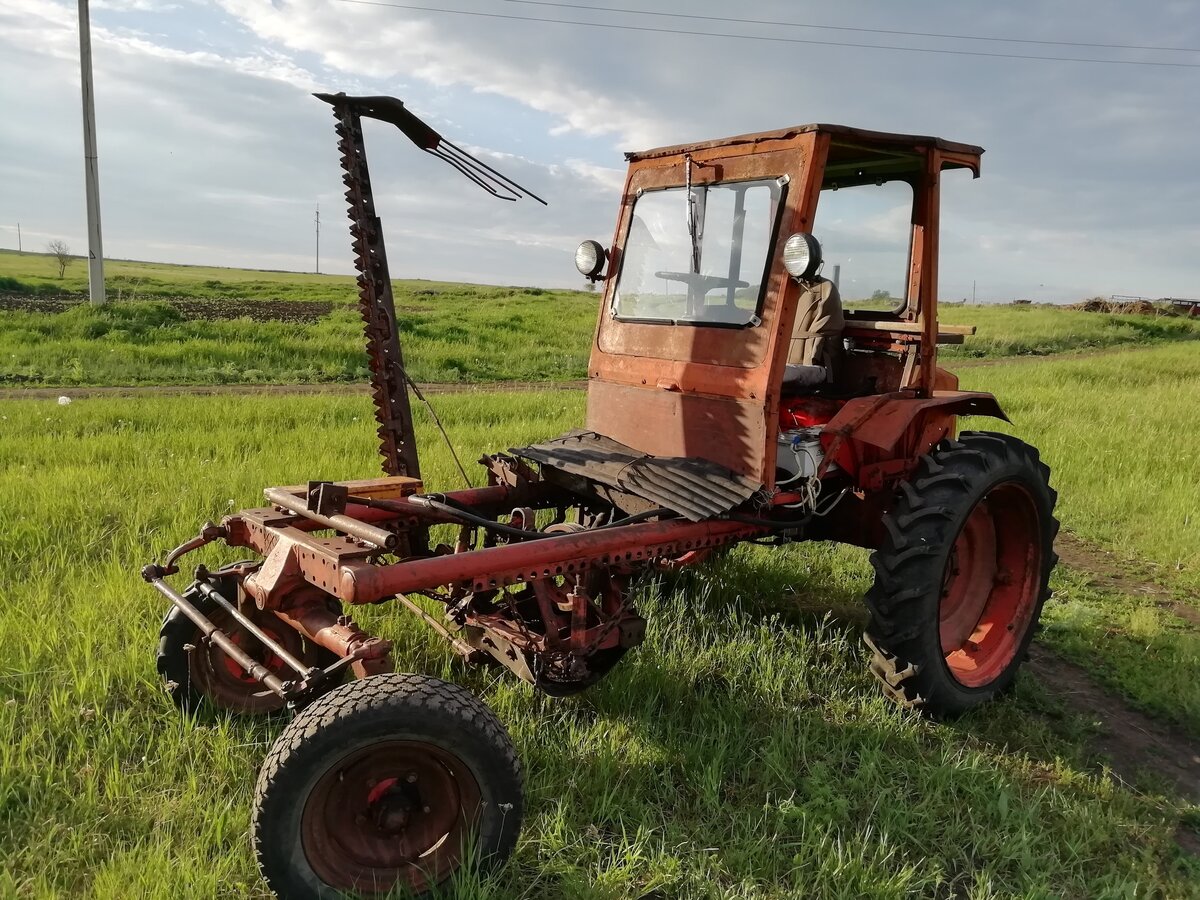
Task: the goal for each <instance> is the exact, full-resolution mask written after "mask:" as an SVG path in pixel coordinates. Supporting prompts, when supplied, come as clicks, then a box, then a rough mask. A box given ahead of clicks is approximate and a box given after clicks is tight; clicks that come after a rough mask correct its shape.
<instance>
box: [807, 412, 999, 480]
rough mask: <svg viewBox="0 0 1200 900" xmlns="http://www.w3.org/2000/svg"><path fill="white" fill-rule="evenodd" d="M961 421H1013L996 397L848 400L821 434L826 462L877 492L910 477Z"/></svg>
mask: <svg viewBox="0 0 1200 900" xmlns="http://www.w3.org/2000/svg"><path fill="white" fill-rule="evenodd" d="M957 416H991V417H993V418H996V419H1001V420H1003V421H1005V422H1007V421H1009V418H1008V416H1006V415H1005V414H1004V410H1002V409H1001V408H1000V404H999V403H997V402H996V398H995V397H993V396H992V395H991V394H987V393H983V392H975V391H934V392H933V395H932V396H930V397H917V396H915V395H914V394H913V393H912V392H911V391H895V392H892V393H888V394H879V395H877V396H874V397H858V398H856V399H854V400H851V401H849V402H848V403H847V404H846V405H845V406H843V407H842V409H841V411H840V412H839V413H838V414H837V415H836V416H834V418H833V419H832V420H831V421H830V422H829V424H828V425H826V426H825V428H824V430H823V431H822V437H821V441H822V445H823V446H824V448H825V458H826V460H827V461H830V462H836V463H837V465H838V466H840V467H841V468H842V469H844V470H845V471H846V472H847V473H849V475H850V476H851V477H852V478H853V479H854V482H855V485H856V486H857V487H858V488H860V489H863V490H878V489H880V488H882V487H883V486H884V485H885V484H887V483H889V482H892V481H895V480H897V479H900V478H903V477H905V476H907V475H909V474H910V473H911V472H912V471H913V470H914V469H915V468H916V464H917V460H918V459H919V458H920V457H921V456H922V455H923V454H925V453H928V452H929V451H930V450H932V449H933V448H934V447H935V446H936V445H937V443H938V442H939V441H941V440H942V439H943V438H946V437H949V436H950V435H952V434H953V433H954V431H955V418H956V417H957Z"/></svg>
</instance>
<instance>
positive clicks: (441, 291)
mask: <svg viewBox="0 0 1200 900" xmlns="http://www.w3.org/2000/svg"><path fill="white" fill-rule="evenodd" d="M51 266H52V261H51V260H50V259H49V257H42V256H33V255H29V254H26V255H24V256H18V255H17V254H14V253H11V252H0V292H2V291H4V290H6V288H5V282H4V279H5V278H8V279H10V281H13V282H15V283H19V284H20V285H22V286H24V287H25V288H28V289H29V290H32V291H40V290H47V289H53V288H55V287H56V286H60V285H61V286H68V287H69V288H70V289H71V290H74V291H80V290H85V289H86V273H85V271H84V267H83V266H82V265H78V264H77V265H76V266H75V267H74V269H72V270H69V271H70V272H71V274H70V275H69V277H68V278H66V279H64V280H63V281H61V282H60V281H59V280H58V279H57V278H55V277H54V274H55V271H56V270H52V268H51ZM109 271H110V273H111V278H110V281H111V284H110V294H111V296H112V297H113V298H114V299H116V298H119V297H122V298H124V300H123V301H122V302H115V303H112V304H110V305H108V306H106V307H103V308H99V309H93V308H90V307H88V306H86V305H84V306H79V307H76V308H74V309H71V310H69V311H67V312H61V313H46V312H26V311H18V310H0V386H11V387H19V386H22V385H28V386H60V385H61V386H84V385H143V384H268V383H270V384H289V383H305V382H362V381H364V380H365V378H366V368H365V366H364V360H363V353H362V329H361V325H360V324H359V319H358V315H357V313H356V311H355V309H354V305H353V304H354V298H355V292H354V287H353V280H352V279H350V278H349V277H345V276H323V275H320V276H318V275H304V274H298V273H286V272H284V273H275V272H255V271H249V270H240V269H207V268H202V267H194V266H166V265H159V264H151V263H120V262H114V263H112V264H111V266H110V268H109ZM9 289H10V290H11V289H12V288H11V287H10V288H9ZM395 296H396V299H395V302H396V309H397V314H398V319H399V324H400V329H401V337H402V341H403V343H404V349H405V354H406V358H407V361H408V363H409V367H410V370H411V372H412V375H413V377H414V378H415V379H416V380H418V381H421V382H448V383H459V382H488V381H506V380H526V381H543V380H544V381H561V380H571V379H577V378H583V377H585V376H586V374H587V359H588V353H589V352H590V348H591V340H592V333H593V330H594V328H595V319H596V306H597V302H598V301H597V296H596V295H595V294H589V293H585V292H583V291H543V290H541V289H538V288H519V287H515V288H507V287H487V286H481V285H461V284H443V283H434V282H419V281H398V282H396V283H395ZM131 298H135V299H131ZM163 298H182V299H186V300H188V301H206V300H208V301H212V300H217V299H220V298H234V299H241V300H250V301H255V300H262V301H266V300H283V301H288V300H323V301H330V302H333V303H334V304H335V305H334V309H333V311H332V312H330V313H329V314H328V315H326V316H324V317H322V318H321V319H320V320H318V321H315V322H311V323H296V322H283V321H273V320H270V319H265V318H263V317H247V318H242V319H234V320H223V321H208V320H204V319H185V318H184V315H183V314H181V312H180V311H179V310H178V309H176V308H174V307H172V306H171V305H170V304H169V303H168V302H167V300H165V299H163ZM942 318H943V320H944V321H946V322H948V323H951V324H973V325H976V326H978V328H979V333H978V334H977V335H975V336H973V337H969V338H967V342H966V343H965V344H964V345H961V346H948V347H944V348H942V351H941V352H942V354H943V356H944V358H946V359H949V360H954V359H962V358H994V357H1006V356H1019V355H1045V354H1049V353H1060V352H1070V351H1087V350H1099V349H1107V348H1112V347H1121V346H1145V345H1151V344H1158V343H1165V342H1172V341H1179V340H1192V339H1196V338H1200V321H1197V320H1188V319H1182V318H1168V317H1161V318H1155V317H1148V316H1111V315H1103V314H1095V313H1081V312H1075V311H1072V310H1066V309H1058V308H1051V307H1027V306H1002V307H988V306H970V307H965V306H949V305H948V306H945V307H944V308H943V310H942Z"/></svg>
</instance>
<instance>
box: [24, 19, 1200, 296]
mask: <svg viewBox="0 0 1200 900" xmlns="http://www.w3.org/2000/svg"><path fill="white" fill-rule="evenodd" d="M572 7H574V8H572ZM582 7H587V8H582ZM621 8H623V9H626V10H630V9H633V10H637V9H641V10H645V11H651V10H652V11H654V12H658V13H670V14H675V15H674V16H670V15H661V16H658V15H645V14H635V13H631V12H614V11H612V10H613V9H621ZM435 10H439V11H435ZM446 10H456V11H458V12H457V13H453V12H447V11H446ZM683 13H686V14H688V15H689V16H690V18H680V17H678V16H679V14H683ZM704 17H725V18H726V19H728V18H730V17H740V18H741V19H743V21H742V22H732V21H722V20H717V19H713V18H704ZM537 19H557V20H560V21H559V22H557V23H555V22H546V21H534V20H537ZM751 19H753V20H760V21H768V22H777V23H782V22H788V23H796V24H795V25H781V24H753V23H750V22H748V21H745V20H751ZM561 20H570V22H573V23H585V22H588V23H603V24H605V25H610V26H624V27H622V28H615V27H594V26H588V25H584V24H562V22H561ZM92 22H93V25H92V28H93V48H94V56H95V78H96V98H97V119H98V132H99V155H100V175H101V202H102V206H103V218H104V238H105V250H106V252H107V254H108V255H109V256H114V257H123V258H136V259H149V260H161V261H170V262H187V263H204V264H213V265H235V266H251V267H258V268H284V269H297V270H307V271H311V270H312V267H313V221H312V220H313V213H314V210H315V208H316V206H317V205H318V204H320V208H321V217H322V221H323V223H324V225H323V229H322V242H321V246H322V253H321V256H322V260H321V262H322V270H324V271H334V272H349V271H350V270H351V259H350V254H349V249H348V241H347V239H346V232H345V224H344V223H345V219H344V218H343V215H344V212H343V206H342V200H341V194H340V188H341V184H340V180H339V176H340V172H339V170H338V165H337V156H336V152H335V147H334V136H333V129H332V117H331V115H330V113H329V109H328V107H326V106H325V105H324V104H321V103H319V102H318V101H316V100H314V99H312V97H311V96H310V93H311V92H312V91H314V90H328V91H337V90H343V91H346V92H347V93H363V94H391V95H393V96H396V97H400V98H402V99H403V100H405V102H406V103H407V104H408V105H409V106H410V108H412V109H413V110H414V111H415V112H417V113H418V114H419V115H421V116H423V117H424V118H426V120H427V121H429V122H430V124H432V125H433V126H434V127H435V128H437V129H439V130H440V131H442V133H443V134H445V135H446V136H447V137H448V138H450V139H451V140H454V141H455V142H456V143H458V144H459V145H460V146H467V147H471V148H473V149H475V150H476V151H477V152H479V153H481V154H483V155H484V158H485V159H486V160H487V161H489V162H490V163H492V164H493V165H495V166H496V167H497V168H500V169H502V170H503V171H505V172H506V174H509V175H510V176H512V177H514V178H515V179H516V180H518V181H520V182H522V183H523V184H526V185H527V186H528V187H529V188H530V189H532V190H533V191H535V192H536V193H538V194H540V195H541V196H543V197H545V198H546V199H547V200H548V201H549V202H550V206H549V207H548V208H544V207H541V206H538V205H537V204H533V203H529V202H524V203H520V204H504V203H500V202H498V201H495V200H491V199H490V198H488V197H487V196H485V195H484V194H482V193H481V192H479V191H478V190H477V189H476V188H474V187H472V186H471V185H469V184H468V183H467V182H465V181H462V180H461V179H460V178H459V177H458V176H456V175H455V174H454V173H453V172H452V171H451V170H449V169H448V168H446V167H444V166H442V164H441V163H438V162H437V161H436V160H433V159H432V158H429V157H426V156H424V155H422V154H419V153H417V152H415V150H414V149H413V148H412V146H411V145H409V144H407V143H406V142H404V140H403V139H402V138H401V136H400V135H399V134H398V133H397V132H395V131H394V130H390V126H383V125H379V124H375V123H369V127H368V133H367V148H368V152H369V156H370V160H371V164H372V172H373V174H374V180H375V189H376V196H377V199H378V203H379V207H380V214H381V216H382V217H383V220H384V225H385V230H386V235H387V238H388V242H389V244H388V249H389V259H390V261H391V263H392V272H393V275H394V276H396V277H423V278H438V279H454V280H466V281H481V282H490V283H504V284H526V285H533V284H536V285H567V286H576V285H578V284H579V282H580V279H579V278H578V276H577V275H575V273H574V268H573V265H572V256H573V252H574V248H575V246H576V244H578V242H579V241H580V240H582V239H584V238H587V237H596V238H598V239H600V240H602V241H604V242H605V243H607V241H608V240H609V239H610V238H611V234H612V223H613V220H614V217H615V214H616V206H617V201H618V197H619V191H620V185H621V180H622V177H623V161H622V157H621V152H622V151H624V150H630V149H645V148H647V147H651V146H656V145H660V144H665V143H675V142H679V141H684V140H692V139H697V140H699V139H707V138H713V137H719V136H723V135H729V134H737V133H741V132H747V131H758V130H762V129H770V128H778V127H782V126H785V125H791V124H797V123H801V122H811V121H825V122H838V123H842V124H847V125H855V126H859V127H864V128H871V129H875V130H884V131H905V132H914V133H921V134H936V135H939V136H942V137H946V138H950V139H952V140H959V141H964V142H967V143H975V144H980V145H982V146H984V147H985V148H987V153H986V155H985V156H984V161H983V162H984V165H983V178H982V179H980V180H979V181H975V182H972V181H971V180H970V178H969V177H968V176H966V175H964V174H961V173H958V174H955V175H951V176H948V177H947V179H946V183H945V187H944V190H943V213H942V229H943V236H942V262H941V287H942V290H941V293H942V296H943V297H948V298H953V297H963V296H970V294H971V291H972V283H973V282H974V283H976V285H977V288H976V290H977V294H978V296H979V298H980V299H981V300H985V299H1010V298H1013V297H1017V296H1020V297H1029V298H1032V299H1035V300H1074V299H1077V298H1079V297H1082V296H1091V295H1095V294H1129V295H1140V296H1150V297H1159V296H1190V297H1195V296H1200V261H1198V260H1200V252H1198V251H1200V176H1198V175H1197V167H1196V162H1197V159H1198V158H1200V150H1198V149H1197V148H1198V147H1200V2H1192V0H1177V2H1161V3H1156V4H1141V3H1132V2H1128V0H1127V2H1113V0H1061V2H1055V3H1035V2H1032V0H1013V2H1010V3H1005V4H986V5H985V4H967V3H961V2H945V0H926V2H924V3H922V4H919V5H917V4H898V3H890V2H888V3H885V2H882V0H878V2H866V0H845V2H842V3H839V4H828V3H822V4H817V3H810V2H799V0H745V2H742V3H739V4H730V3H727V2H721V0H688V2H684V0H646V2H645V3H641V4H639V3H635V2H634V0H563V2H561V3H549V2H538V3H533V2H529V0H522V2H517V0H411V2H408V3H403V4H402V3H399V2H397V3H390V2H389V3H387V4H384V3H382V2H380V3H366V2H361V0H208V2H202V0H93V7H92ZM814 26H827V27H825V28H817V27H814ZM828 26H842V27H843V28H850V29H877V30H878V31H877V32H868V31H862V30H836V29H833V28H830V27H828ZM76 27H77V25H76V9H75V4H74V3H73V2H67V0H3V3H2V4H0V113H2V115H0V247H15V246H16V242H17V236H16V223H17V222H20V223H21V229H22V233H23V237H24V243H25V246H26V248H27V249H29V248H32V249H40V248H42V247H44V245H45V243H46V241H48V240H50V239H52V238H64V239H66V240H67V241H68V242H69V243H70V244H71V245H72V246H73V247H74V248H76V249H80V250H81V249H82V248H83V247H84V246H85V245H86V238H85V223H84V218H83V215H84V201H83V167H82V162H81V152H82V151H81V145H82V128H81V124H80V102H79V68H78V52H79V47H78V34H77V31H76ZM637 29H640V30H637ZM654 29H661V30H654ZM662 30H672V31H691V32H698V31H707V32H723V33H725V34H734V33H736V34H742V35H755V36H760V37H770V38H774V39H775V40H770V41H765V40H743V39H732V38H728V37H724V38H720V37H706V36H702V35H694V34H693V35H688V34H677V33H676V34H669V33H664V32H663V31H662ZM901 31H902V32H923V33H939V34H953V35H970V36H975V37H989V38H1020V39H1023V40H1024V41H1026V43H1002V42H997V41H983V40H965V39H961V38H959V39H954V40H950V39H944V38H935V37H928V36H921V35H917V34H895V33H883V32H901ZM782 39H786V40H782ZM1041 41H1048V42H1075V43H1076V44H1118V45H1138V46H1141V47H1148V48H1175V49H1171V50H1165V49H1140V50H1134V49H1122V48H1112V47H1098V46H1066V45H1064V44H1053V43H1035V42H1041ZM847 44H857V45H862V44H872V45H877V48H876V49H869V48H864V47H861V46H845V45H847ZM878 45H886V46H888V47H908V48H921V49H923V50H925V51H929V50H942V51H945V50H953V51H973V52H977V53H990V54H1012V55H1017V56H1052V57H1086V58H1091V59H1106V60H1115V61H1122V62H1153V63H1159V64H1160V65H1113V64H1108V65H1104V64H1097V63H1083V62H1063V61H1046V60H1036V59H1010V58H1000V57H988V56H969V55H959V54H958V53H945V52H942V53H934V52H905V51H901V50H894V49H879V48H878ZM1188 48H1196V49H1188ZM1162 63H1172V64H1175V65H1161V64H1162ZM371 125H374V127H371ZM839 193H842V194H845V195H846V196H845V197H843V198H836V200H837V202H834V200H833V199H831V202H830V203H828V204H823V205H822V208H821V210H820V212H819V213H818V230H817V233H818V236H819V237H821V236H824V237H825V238H826V244H827V247H828V248H829V250H830V254H829V256H830V258H831V261H833V260H835V259H836V261H839V262H841V264H842V266H843V287H844V290H843V292H844V293H849V294H851V295H853V294H855V293H858V294H863V295H865V294H869V293H870V292H871V290H873V289H879V288H890V287H892V286H893V285H898V284H899V283H900V280H901V275H900V272H899V271H896V270H897V269H898V268H899V267H902V265H903V258H902V257H903V253H902V251H894V252H893V253H892V254H889V253H888V247H889V245H891V246H893V247H894V246H896V245H895V243H894V242H895V239H896V238H897V237H898V236H899V234H900V233H902V229H903V222H904V213H903V212H902V210H901V208H900V206H899V205H898V204H899V203H900V202H901V201H902V200H903V198H902V197H899V198H898V197H896V196H895V195H892V194H889V193H888V192H887V191H886V190H883V191H880V192H879V193H878V194H875V195H871V196H868V197H851V196H850V194H851V193H852V192H839ZM834 196H835V195H829V197H830V198H834ZM847 288H849V290H847Z"/></svg>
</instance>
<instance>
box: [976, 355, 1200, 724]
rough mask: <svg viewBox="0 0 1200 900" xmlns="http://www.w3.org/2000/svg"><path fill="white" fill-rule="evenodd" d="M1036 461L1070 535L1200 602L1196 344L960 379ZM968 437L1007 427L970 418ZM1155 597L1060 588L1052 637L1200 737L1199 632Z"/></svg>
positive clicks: (1050, 612) (1199, 367) (1199, 362)
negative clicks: (1004, 419)
mask: <svg viewBox="0 0 1200 900" xmlns="http://www.w3.org/2000/svg"><path fill="white" fill-rule="evenodd" d="M963 376H964V377H963V379H962V381H963V384H962V386H963V387H964V388H967V389H978V390H988V391H992V392H993V393H995V394H996V395H997V396H998V397H999V399H1000V401H1001V405H1002V406H1003V407H1004V409H1005V411H1006V412H1007V413H1008V414H1009V416H1010V417H1011V418H1012V420H1013V423H1014V425H1013V426H1012V427H1011V428H1008V429H1007V430H1010V431H1014V432H1015V433H1017V434H1019V435H1021V437H1023V438H1024V439H1025V440H1027V441H1029V442H1030V443H1032V444H1034V445H1035V446H1036V447H1038V448H1039V449H1040V451H1041V454H1042V458H1043V459H1044V460H1046V462H1047V463H1049V465H1050V467H1051V469H1052V476H1051V480H1052V483H1053V485H1054V486H1055V487H1056V488H1057V490H1058V491H1059V507H1058V508H1059V513H1060V516H1061V518H1062V521H1063V522H1064V524H1065V525H1067V526H1068V527H1069V528H1070V529H1071V530H1072V531H1074V532H1075V533H1076V534H1079V535H1080V536H1082V537H1084V538H1087V539H1089V540H1091V541H1094V542H1096V543H1097V544H1099V545H1101V546H1102V547H1105V548H1107V549H1110V550H1112V551H1113V553H1114V555H1115V557H1116V562H1115V563H1114V565H1117V566H1119V565H1120V561H1121V560H1122V559H1125V560H1128V561H1138V562H1140V563H1142V564H1144V566H1145V567H1147V568H1148V569H1149V570H1150V572H1151V574H1152V576H1153V577H1154V579H1155V580H1156V581H1157V582H1158V583H1159V584H1161V585H1162V586H1164V587H1165V588H1167V589H1168V590H1170V591H1172V592H1173V593H1174V595H1175V596H1176V598H1177V599H1178V600H1180V601H1181V602H1184V603H1190V604H1192V605H1195V604H1196V597H1197V594H1198V593H1200V417H1198V416H1197V415H1196V410H1197V409H1200V353H1197V352H1196V350H1195V348H1194V347H1192V346H1189V345H1178V346H1170V347H1159V348H1153V349H1149V350H1140V351H1131V352H1128V353H1120V354H1115V355H1110V356H1105V357H1102V358H1092V359H1078V360H1056V361H1054V362H1044V363H1034V364H1030V365H1023V366H1019V367H1016V366H1014V367H1012V368H1006V367H1004V366H993V367H988V368H985V369H978V370H973V371H972V370H964V372H963ZM969 426H970V427H981V428H998V427H1000V426H999V424H998V423H992V422H988V423H987V424H984V420H971V421H970V422H969ZM1157 599H1159V598H1155V597H1149V596H1138V597H1124V596H1113V595H1111V594H1104V593H1102V592H1098V591H1096V590H1094V589H1089V588H1088V587H1087V586H1086V585H1085V584H1084V583H1083V581H1082V580H1081V579H1079V578H1073V579H1072V578H1066V577H1064V578H1063V579H1062V580H1061V581H1060V583H1059V585H1058V590H1057V592H1056V594H1055V598H1054V600H1053V601H1052V602H1051V603H1050V604H1048V605H1047V615H1046V622H1047V630H1046V633H1045V638H1046V640H1048V641H1049V642H1050V643H1052V644H1053V645H1055V646H1056V647H1058V648H1059V649H1061V650H1062V651H1063V652H1064V653H1066V654H1067V655H1068V656H1070V657H1071V658H1072V659H1074V660H1075V661H1076V662H1078V663H1080V664H1082V665H1084V666H1086V667H1087V668H1089V669H1091V670H1093V671H1094V672H1096V673H1097V674H1098V675H1100V676H1101V677H1102V678H1104V679H1105V680H1106V681H1108V682H1109V683H1110V684H1111V685H1113V686H1115V687H1118V688H1119V689H1120V690H1121V691H1122V692H1123V693H1125V694H1127V695H1128V696H1129V697H1130V698H1131V699H1133V700H1134V701H1136V702H1137V703H1138V705H1140V706H1142V707H1144V708H1146V709H1148V710H1150V711H1152V712H1154V713H1156V714H1158V715H1160V716H1163V717H1164V718H1168V719H1171V720H1174V721H1175V722H1177V723H1179V724H1181V725H1183V726H1185V727H1187V728H1188V730H1190V731H1191V733H1192V734H1194V735H1196V736H1198V737H1200V634H1198V633H1197V631H1196V629H1195V628H1194V627H1191V626H1185V625H1183V623H1182V622H1180V621H1179V619H1178V618H1177V617H1175V616H1174V615H1173V614H1171V613H1170V612H1168V611H1166V610H1163V609H1161V608H1159V607H1158V605H1157V603H1156V600H1157Z"/></svg>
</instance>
